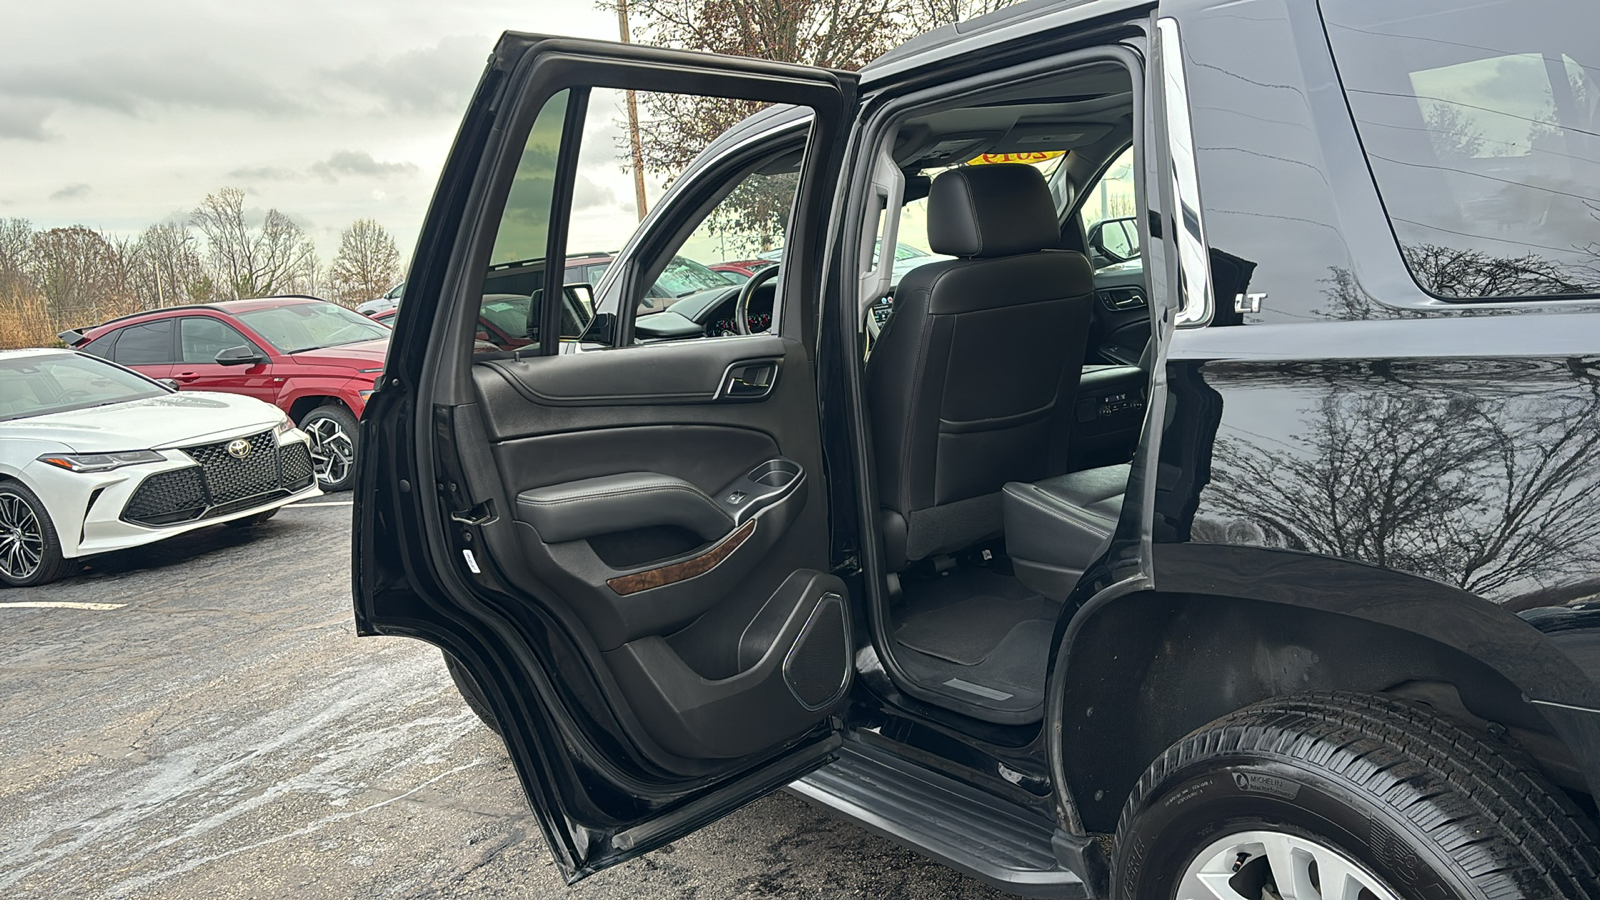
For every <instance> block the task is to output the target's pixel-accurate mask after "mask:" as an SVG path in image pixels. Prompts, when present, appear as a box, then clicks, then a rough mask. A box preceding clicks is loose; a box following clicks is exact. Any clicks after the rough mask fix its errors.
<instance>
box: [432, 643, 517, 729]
mask: <svg viewBox="0 0 1600 900" xmlns="http://www.w3.org/2000/svg"><path fill="white" fill-rule="evenodd" d="M439 652H440V653H443V654H444V667H445V669H446V670H448V671H449V672H450V680H451V681H454V682H455V683H456V690H458V691H460V692H461V699H463V700H465V701H467V706H468V708H470V709H471V710H472V711H473V712H474V713H476V714H477V716H478V718H479V719H480V720H482V721H483V724H484V725H486V726H488V728H489V730H490V731H492V732H494V733H495V734H500V723H499V722H496V721H495V718H494V713H492V712H490V711H489V701H487V700H485V699H484V697H483V691H481V690H479V689H478V682H476V681H474V680H473V678H472V673H471V672H468V671H467V670H466V668H465V667H464V666H462V665H461V663H460V662H459V661H457V660H456V658H455V657H454V656H451V655H450V654H448V653H445V652H444V651H443V650H441V651H439ZM501 736H502V737H504V735H501Z"/></svg>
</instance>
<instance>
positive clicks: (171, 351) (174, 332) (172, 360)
mask: <svg viewBox="0 0 1600 900" xmlns="http://www.w3.org/2000/svg"><path fill="white" fill-rule="evenodd" d="M177 319H178V317H177V316H160V317H158V318H154V319H146V320H144V321H143V322H129V323H128V324H127V325H124V326H122V327H121V328H119V329H117V340H116V343H115V344H114V345H112V349H111V353H112V357H111V361H112V362H114V363H116V364H117V365H120V366H175V365H178V363H179V359H180V357H181V356H182V349H181V348H180V347H179V345H178V326H177ZM161 322H165V323H167V327H168V332H167V357H168V358H167V359H166V360H163V361H161V362H123V361H122V360H120V359H117V358H116V354H118V353H121V352H122V339H123V338H124V337H127V334H128V331H129V330H131V329H134V328H149V327H151V326H153V325H156V324H159V323H161Z"/></svg>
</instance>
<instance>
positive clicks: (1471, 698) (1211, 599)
mask: <svg viewBox="0 0 1600 900" xmlns="http://www.w3.org/2000/svg"><path fill="white" fill-rule="evenodd" d="M1151 549H1152V563H1153V578H1152V579H1149V580H1146V579H1144V578H1130V579H1126V580H1124V581H1121V582H1118V583H1116V584H1113V585H1111V586H1109V587H1108V588H1106V589H1104V590H1102V591H1101V592H1099V593H1098V594H1097V595H1096V596H1095V597H1094V598H1093V599H1092V600H1090V601H1089V602H1088V603H1086V604H1084V606H1083V607H1082V608H1081V609H1080V610H1079V612H1078V613H1077V614H1076V615H1075V616H1074V617H1073V619H1072V621H1071V622H1070V624H1069V625H1068V627H1067V629H1066V633H1065V634H1064V635H1063V637H1062V639H1061V642H1060V645H1059V647H1058V649H1057V655H1056V657H1055V660H1054V665H1053V666H1052V673H1051V681H1050V686H1049V690H1050V700H1049V704H1048V706H1047V708H1048V709H1050V710H1053V712H1052V713H1051V714H1050V715H1051V719H1050V721H1049V733H1048V737H1049V744H1050V747H1049V750H1050V764H1051V770H1052V776H1053V778H1054V780H1055V781H1056V784H1058V785H1060V786H1061V787H1062V790H1061V791H1060V792H1059V794H1058V798H1059V803H1060V806H1061V812H1062V817H1061V821H1062V822H1063V824H1064V825H1065V826H1066V828H1067V830H1068V831H1069V832H1072V833H1074V834H1079V835H1081V834H1084V833H1087V832H1094V831H1111V830H1113V829H1114V828H1115V827H1116V817H1117V813H1118V811H1119V810H1120V808H1121V805H1122V803H1123V801H1124V799H1125V798H1126V795H1127V791H1128V790H1129V789H1131V787H1132V785H1133V782H1134V780H1136V779H1137V778H1138V775H1139V773H1140V772H1142V770H1143V768H1144V767H1145V766H1146V765H1147V764H1148V763H1149V762H1150V760H1151V759H1153V758H1154V755H1155V754H1159V753H1160V752H1161V750H1162V749H1163V748H1164V747H1166V746H1167V745H1169V744H1170V743H1171V742H1172V741H1173V740H1176V739H1177V738H1179V737H1181V736H1182V735H1183V734H1185V733H1187V732H1188V731H1189V730H1192V729H1193V728H1195V727H1198V726H1200V725H1202V724H1204V723H1205V722H1207V721H1211V720H1212V719H1215V718H1216V717H1218V716H1220V715H1223V714H1225V713H1227V712H1231V711H1232V710H1233V709H1236V708H1239V707H1242V706H1245V705H1248V704H1250V703H1253V702H1257V701H1258V700H1261V699H1265V698H1266V697H1267V696H1275V695H1281V694H1287V693H1294V692H1296V691H1298V690H1323V689H1332V688H1336V687H1346V688H1350V689H1356V690H1367V691H1382V690H1389V689H1391V688H1393V687H1395V686H1396V685H1400V684H1404V683H1408V682H1411V681H1412V680H1413V679H1415V680H1420V681H1433V680H1442V681H1444V682H1447V683H1450V684H1453V685H1459V686H1460V690H1461V694H1462V696H1463V697H1464V698H1466V699H1467V701H1468V705H1469V706H1476V707H1479V708H1487V709H1489V710H1492V712H1484V713H1483V718H1486V719H1493V720H1496V721H1504V722H1505V723H1506V724H1508V725H1510V726H1511V729H1512V731H1513V734H1514V736H1515V737H1517V738H1518V739H1519V740H1522V741H1523V743H1524V744H1525V745H1527V748H1528V749H1529V750H1530V752H1534V753H1535V755H1536V756H1538V757H1540V759H1541V761H1542V762H1547V761H1548V760H1549V759H1552V758H1553V759H1556V760H1557V761H1558V763H1559V765H1560V766H1561V767H1562V768H1572V773H1571V774H1572V776H1573V777H1572V778H1571V779H1569V782H1572V781H1575V782H1577V784H1575V785H1573V786H1580V785H1581V784H1582V783H1584V782H1586V783H1587V785H1588V787H1589V789H1590V791H1591V793H1592V792H1594V790H1595V789H1596V788H1597V787H1600V753H1597V752H1596V751H1597V750H1600V714H1594V713H1591V712H1588V710H1593V709H1595V708H1596V698H1597V695H1600V692H1597V688H1596V679H1595V678H1594V673H1593V671H1592V670H1591V669H1590V668H1589V667H1588V666H1585V665H1584V664H1583V660H1582V659H1581V658H1575V657H1574V656H1573V655H1569V654H1568V653H1567V652H1564V650H1563V648H1562V646H1561V645H1560V644H1559V643H1558V642H1557V641H1556V640H1553V639H1552V637H1551V636H1549V635H1547V634H1546V633H1544V631H1542V630H1541V629H1540V628H1536V627H1534V625H1532V624H1530V623H1529V622H1527V621H1524V620H1523V618H1522V617H1520V616H1518V615H1517V614H1514V613H1511V612H1509V611H1508V610H1506V609H1505V608H1503V607H1501V606H1498V605H1496V604H1493V603H1490V602H1486V601H1484V600H1483V599H1481V598H1479V597H1476V596H1474V595H1472V594H1471V593H1469V592H1466V591H1462V590H1460V589H1457V588H1454V587H1451V586H1449V585H1446V584H1443V583H1441V582H1436V581H1433V580H1431V579H1427V578H1423V577H1419V576H1415V575H1410V574H1407V573H1403V572H1398V571H1394V570H1390V569H1384V568H1382V567H1378V566H1372V565H1367V564H1364V563H1358V562H1351V561H1347V560H1342V559H1338V558H1333V557H1327V556H1321V555H1317V554H1311V553H1303V552H1296V551H1288V550H1280V549H1272V548H1263V547H1254V546H1239V545H1225V544H1178V545H1172V544H1156V545H1154V546H1153V547H1152V548H1151ZM1274 609H1276V610H1278V612H1277V613H1274V612H1272V611H1273V610H1274ZM1585 636H1586V635H1585ZM1344 648H1349V652H1348V653H1345V652H1343V651H1344ZM1110 657H1116V660H1115V662H1116V664H1117V666H1118V667H1117V668H1116V669H1114V670H1113V669H1112V668H1111V667H1110V666H1109V665H1108V663H1110V662H1111V661H1112V660H1111V659H1110ZM1112 671H1114V672H1115V676H1114V677H1111V676H1110V674H1109V673H1111V672H1112ZM1175 673H1176V674H1175ZM1194 679H1200V681H1199V682H1198V683H1197V682H1196V681H1194ZM1191 685H1193V686H1194V690H1193V691H1188V690H1185V688H1187V687H1189V686H1191ZM1441 711H1444V710H1441ZM1097 713H1098V715H1097ZM1549 733H1553V734H1554V736H1555V739H1554V740H1552V739H1550V738H1548V737H1547V736H1546V735H1547V734H1549ZM1555 741H1559V744H1556V743H1555ZM1109 748H1121V752H1120V753H1117V752H1110V753H1107V752H1103V751H1106V750H1108V749H1109ZM1567 760H1570V763H1569V762H1567Z"/></svg>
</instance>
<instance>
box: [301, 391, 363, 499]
mask: <svg viewBox="0 0 1600 900" xmlns="http://www.w3.org/2000/svg"><path fill="white" fill-rule="evenodd" d="M300 430H301V431H304V432H305V433H306V434H307V435H308V436H309V437H310V438H311V470H312V471H313V472H315V473H316V474H317V486H318V487H320V488H322V489H323V490H324V491H328V492H329V493H332V492H335V491H347V490H349V489H350V488H351V487H352V486H353V485H354V484H355V473H356V437H357V434H358V431H357V425H356V417H355V416H354V415H353V414H352V413H351V412H350V410H348V409H345V408H344V407H343V406H340V405H339V404H337V403H327V404H324V405H322V406H319V407H317V408H316V409H313V410H312V411H311V412H308V413H306V414H305V415H304V416H302V417H301V419H300Z"/></svg>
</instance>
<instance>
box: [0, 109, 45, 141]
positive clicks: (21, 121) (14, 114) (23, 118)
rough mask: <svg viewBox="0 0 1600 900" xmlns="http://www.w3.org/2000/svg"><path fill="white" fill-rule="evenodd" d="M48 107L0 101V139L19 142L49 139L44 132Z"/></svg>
mask: <svg viewBox="0 0 1600 900" xmlns="http://www.w3.org/2000/svg"><path fill="white" fill-rule="evenodd" d="M49 115H50V107H49V106H48V105H47V104H44V103H17V102H14V101H10V100H5V99H0V138H11V139H13V140H19V141H43V140H47V139H48V138H49V135H47V134H45V131H44V120H45V119H46V118H47V117H49Z"/></svg>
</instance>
